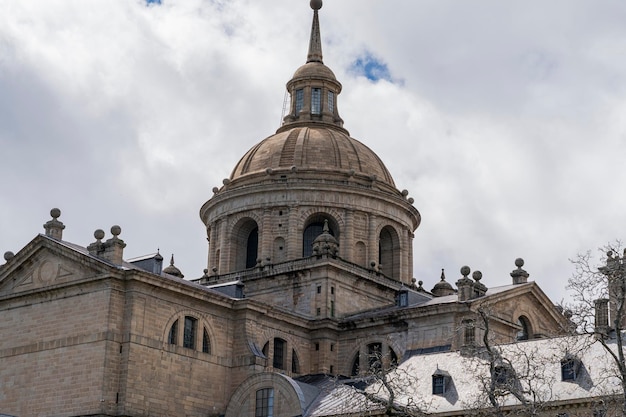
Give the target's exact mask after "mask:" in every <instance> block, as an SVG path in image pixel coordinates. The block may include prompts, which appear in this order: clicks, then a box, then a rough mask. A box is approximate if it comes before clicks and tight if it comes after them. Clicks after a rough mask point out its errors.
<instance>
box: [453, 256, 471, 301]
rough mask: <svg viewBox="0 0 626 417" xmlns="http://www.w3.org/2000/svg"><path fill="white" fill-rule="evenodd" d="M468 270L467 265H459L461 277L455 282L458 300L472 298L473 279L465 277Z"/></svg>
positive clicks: (468, 272)
mask: <svg viewBox="0 0 626 417" xmlns="http://www.w3.org/2000/svg"><path fill="white" fill-rule="evenodd" d="M470 271H471V270H470V267H469V266H467V265H465V266H462V267H461V275H463V278H461V279H460V280H458V281H457V282H456V287H457V288H458V289H459V291H458V295H459V301H468V300H470V299H471V298H472V287H473V286H474V281H472V280H471V279H470V278H468V277H467V276H468V275H469V274H470Z"/></svg>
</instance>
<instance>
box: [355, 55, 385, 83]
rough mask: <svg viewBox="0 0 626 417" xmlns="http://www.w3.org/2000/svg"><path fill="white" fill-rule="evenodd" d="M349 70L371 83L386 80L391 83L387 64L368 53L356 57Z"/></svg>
mask: <svg viewBox="0 0 626 417" xmlns="http://www.w3.org/2000/svg"><path fill="white" fill-rule="evenodd" d="M350 69H351V70H352V71H353V72H355V73H356V74H357V75H362V76H364V77H366V78H367V79H368V80H371V81H378V80H387V81H390V82H392V79H391V74H390V73H389V68H387V64H385V63H384V62H381V61H379V60H378V59H377V58H376V57H374V56H372V55H371V54H369V53H368V54H365V55H363V56H360V57H358V58H357V59H356V60H355V61H354V62H353V63H352V65H351V68H350Z"/></svg>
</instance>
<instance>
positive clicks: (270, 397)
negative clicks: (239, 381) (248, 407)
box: [254, 388, 274, 417]
mask: <svg viewBox="0 0 626 417" xmlns="http://www.w3.org/2000/svg"><path fill="white" fill-rule="evenodd" d="M254 417H274V390H273V389H272V388H263V389H260V390H258V391H257V392H256V407H255V412H254Z"/></svg>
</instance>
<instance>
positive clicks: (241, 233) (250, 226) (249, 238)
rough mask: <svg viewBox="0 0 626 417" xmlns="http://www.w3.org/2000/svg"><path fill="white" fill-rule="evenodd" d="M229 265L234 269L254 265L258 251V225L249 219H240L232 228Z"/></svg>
mask: <svg viewBox="0 0 626 417" xmlns="http://www.w3.org/2000/svg"><path fill="white" fill-rule="evenodd" d="M231 242H232V251H231V261H233V262H234V265H232V264H231V267H232V266H234V270H235V271H241V270H242V269H247V268H252V267H254V266H255V265H256V263H257V259H258V257H259V256H258V252H259V226H258V225H257V223H256V222H255V221H254V220H252V219H250V218H246V219H242V220H240V221H239V222H237V224H236V225H235V227H234V228H233V233H232V239H231Z"/></svg>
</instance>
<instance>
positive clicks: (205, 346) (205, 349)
mask: <svg viewBox="0 0 626 417" xmlns="http://www.w3.org/2000/svg"><path fill="white" fill-rule="evenodd" d="M202 353H211V339H209V333H208V332H207V331H206V329H204V332H203V334H202Z"/></svg>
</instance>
